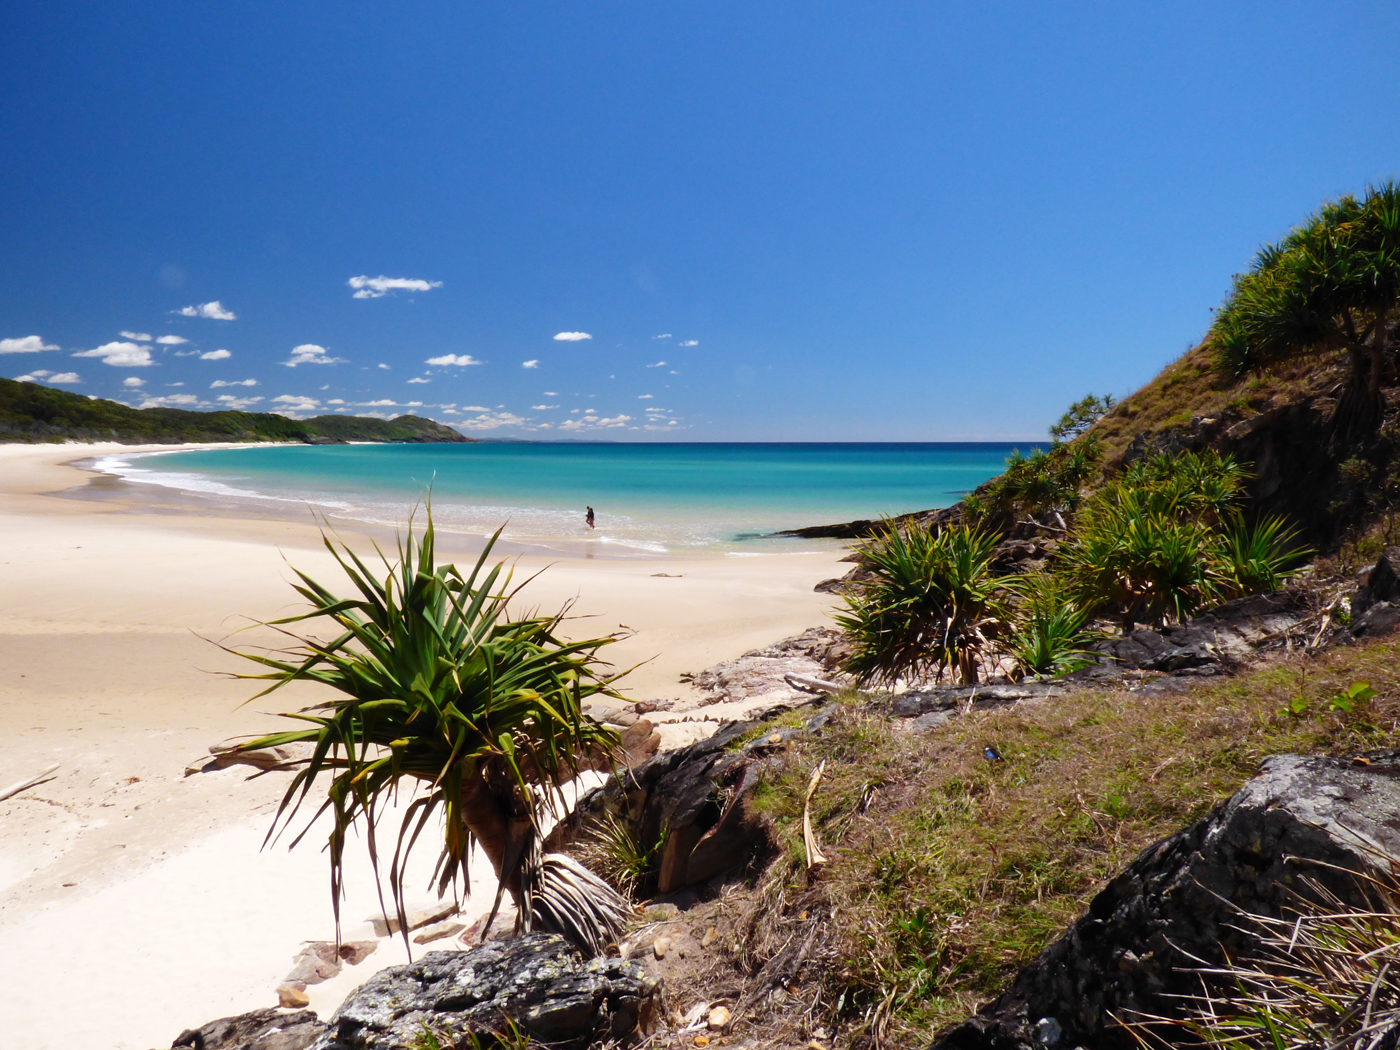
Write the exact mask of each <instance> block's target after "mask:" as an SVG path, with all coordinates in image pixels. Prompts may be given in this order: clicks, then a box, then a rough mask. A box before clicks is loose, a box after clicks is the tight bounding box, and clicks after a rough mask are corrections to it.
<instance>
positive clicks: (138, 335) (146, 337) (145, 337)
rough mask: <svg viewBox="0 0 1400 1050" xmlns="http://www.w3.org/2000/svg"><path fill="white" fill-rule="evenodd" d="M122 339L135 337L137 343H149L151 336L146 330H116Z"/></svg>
mask: <svg viewBox="0 0 1400 1050" xmlns="http://www.w3.org/2000/svg"><path fill="white" fill-rule="evenodd" d="M117 334H118V335H119V336H121V337H122V338H123V339H135V340H136V341H137V342H138V343H149V342H150V341H151V336H150V334H149V333H147V332H125V331H123V332H118V333H117Z"/></svg>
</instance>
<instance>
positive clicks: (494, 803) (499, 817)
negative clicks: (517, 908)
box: [461, 776, 530, 904]
mask: <svg viewBox="0 0 1400 1050" xmlns="http://www.w3.org/2000/svg"><path fill="white" fill-rule="evenodd" d="M501 795H502V792H501V791H499V790H492V788H491V786H490V785H489V784H488V783H487V781H486V779H485V778H483V777H481V776H469V777H464V778H463V780H462V796H461V802H462V822H463V823H464V824H466V826H467V830H468V831H469V832H471V834H472V837H473V838H475V839H476V842H477V845H478V846H480V847H481V852H482V853H484V854H486V859H487V860H489V861H490V862H491V868H492V870H494V871H495V873H496V878H497V880H498V881H499V880H500V878H501V874H502V872H503V871H505V872H506V889H507V890H509V891H510V895H511V897H512V899H514V900H515V902H516V903H517V904H519V903H520V871H519V866H520V847H521V845H522V844H523V843H524V842H525V840H526V837H527V836H528V835H529V832H530V820H529V817H526V816H516V815H515V813H514V810H515V809H516V807H515V805H514V798H513V797H512V795H511V794H506V795H505V797H504V798H502V797H501ZM512 854H513V855H512ZM507 864H509V865H510V868H511V869H513V870H510V871H506V866H507Z"/></svg>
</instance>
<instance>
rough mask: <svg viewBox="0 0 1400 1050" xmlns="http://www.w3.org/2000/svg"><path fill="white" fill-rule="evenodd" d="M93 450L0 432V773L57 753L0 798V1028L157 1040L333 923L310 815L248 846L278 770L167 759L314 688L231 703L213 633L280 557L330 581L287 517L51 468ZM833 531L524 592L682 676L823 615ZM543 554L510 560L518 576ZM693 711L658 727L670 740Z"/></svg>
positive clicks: (668, 687)
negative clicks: (800, 549)
mask: <svg viewBox="0 0 1400 1050" xmlns="http://www.w3.org/2000/svg"><path fill="white" fill-rule="evenodd" d="M111 448H112V449H113V450H115V449H117V448H118V447H117V446H112V447H111ZM105 450H106V449H104V447H103V446H85V447H82V448H75V447H72V446H66V447H65V446H0V540H2V541H3V542H0V727H2V728H3V732H0V789H3V788H4V787H5V786H7V785H9V784H10V783H12V782H14V781H17V780H20V779H22V778H24V777H26V776H28V775H31V774H33V773H36V772H38V771H39V770H40V769H42V768H43V767H45V766H47V765H49V764H51V763H53V762H59V763H61V765H60V767H59V769H58V770H57V772H56V773H55V774H54V775H53V777H52V778H51V779H50V780H48V781H46V782H45V783H43V784H42V785H39V786H37V787H35V788H31V789H29V790H27V791H25V792H22V793H21V794H20V795H18V796H16V797H15V798H12V799H9V800H7V801H3V802H0V843H3V846H0V1017H3V1018H5V1029H6V1046H7V1047H13V1048H15V1050H47V1048H58V1047H65V1048H66V1047H70V1046H86V1047H93V1048H104V1047H106V1048H113V1050H118V1048H120V1050H128V1048H134V1050H150V1048H153V1047H161V1046H168V1045H170V1042H171V1040H172V1039H173V1038H174V1037H175V1036H176V1035H177V1034H178V1033H179V1032H180V1030H181V1029H182V1028H185V1027H188V1026H194V1025H198V1024H202V1023H203V1022H205V1021H208V1020H212V1019H213V1018H215V1017H219V1016H224V1015H227V1014H231V1013H237V1012H241V1011H244V1010H249V1009H253V1008H256V1007H259V1006H266V1005H273V1004H274V1003H275V1000H276V997H275V992H274V988H275V987H276V985H277V984H278V983H279V981H280V979H281V978H282V977H283V976H284V975H285V974H286V972H287V971H288V970H289V969H290V968H291V965H292V958H293V956H294V955H295V953H296V951H297V949H298V948H299V947H300V945H301V943H302V942H304V941H308V940H317V939H330V938H332V937H333V936H334V924H333V919H332V914H331V907H330V901H329V893H328V887H329V880H328V871H327V863H326V860H325V857H324V855H323V854H321V853H320V852H319V848H318V844H317V843H315V842H312V841H311V839H315V838H317V837H318V836H317V835H316V834H313V835H312V836H311V837H310V838H309V839H308V841H307V842H305V843H303V844H302V845H301V846H300V847H299V848H297V849H296V850H295V851H292V852H290V853H289V852H288V851H287V850H286V849H285V848H284V847H275V848H270V849H260V847H261V845H262V838H263V834H264V833H265V831H266V830H267V827H268V824H269V822H270V819H271V815H272V812H273V809H274V808H275V804H276V801H277V799H278V798H279V797H280V795H281V792H282V790H283V789H284V788H285V785H286V783H287V781H286V775H285V774H269V775H266V776H262V777H257V778H252V779H250V778H249V776H248V770H246V769H243V768H241V767H235V768H232V769H228V770H224V771H221V772H217V773H204V774H198V775H195V776H191V777H188V778H186V777H185V776H184V775H183V774H184V769H185V767H186V765H187V764H189V763H190V762H191V761H193V760H195V759H197V758H198V757H199V756H201V755H203V754H204V753H205V752H206V750H207V748H208V746H209V745H210V744H213V743H216V742H218V741H220V740H224V739H226V738H229V737H232V736H236V735H239V734H246V733H252V732H257V731H265V730H267V729H268V728H269V727H272V726H274V725H276V724H277V720H276V719H275V718H274V717H272V715H273V714H274V713H275V712H277V711H281V710H287V709H290V708H292V707H295V706H301V705H302V704H303V703H305V702H309V701H307V700H306V699H305V698H306V697H309V696H311V695H314V694H313V693H312V691H311V687H306V688H305V689H304V690H302V692H301V693H299V694H292V693H290V692H288V693H287V694H286V695H285V696H284V697H273V698H268V699H265V700H263V701H259V702H257V703H254V704H248V705H246V706H245V705H243V701H244V700H246V699H247V698H248V696H250V695H251V693H252V691H253V690H251V689H250V687H249V683H246V682H239V681H235V680H232V679H230V678H228V677H225V676H224V675H223V674H221V673H220V672H225V673H226V672H229V671H232V670H236V669H240V661H238V660H237V659H235V658H233V657H231V656H229V655H228V654H226V653H224V652H222V651H221V650H220V649H218V648H217V647H216V646H215V645H213V644H211V641H210V639H220V638H225V637H226V636H227V635H228V634H229V633H230V632H231V631H233V630H235V629H237V628H238V627H240V626H242V625H243V624H244V623H245V620H244V619H243V618H244V617H253V618H257V619H269V618H272V617H274V616H277V615H285V614H286V613H288V612H289V611H291V610H293V609H294V608H296V605H295V602H296V600H297V599H296V595H295V594H294V593H293V592H292V591H291V588H290V587H289V586H288V582H287V581H288V580H289V579H290V578H291V573H290V571H289V569H288V562H290V563H292V564H295V565H296V566H298V567H299V568H304V569H307V570H308V571H310V572H311V574H312V575H313V576H318V577H319V578H323V579H324V580H326V581H327V582H330V581H332V580H334V578H335V572H334V570H333V568H332V566H331V564H330V562H329V558H328V557H327V555H326V554H325V552H324V551H323V550H321V549H320V547H319V544H320V538H319V534H318V532H317V530H316V529H315V527H314V526H313V525H312V524H311V523H310V521H309V518H308V520H278V519H272V518H266V517H253V516H249V517H242V516H238V515H237V514H234V515H230V514H228V513H222V514H213V513H210V512H209V510H208V509H207V508H203V507H201V506H200V504H198V503H195V502H185V503H181V502H178V501H176V502H172V501H168V500H166V501H162V502H159V503H152V502H150V501H147V500H143V499H141V498H139V496H140V495H141V494H139V493H123V492H120V491H118V492H116V493H110V492H109V493H108V498H106V499H103V500H88V499H74V498H65V497H63V496H60V495H58V494H59V493H64V492H68V493H70V494H71V493H72V491H73V490H74V489H75V488H79V487H82V486H84V485H85V484H86V483H87V482H88V481H89V479H90V478H91V477H92V475H91V474H88V473H85V472H83V471H81V470H80V469H78V468H76V467H73V466H69V465H65V464H68V463H70V462H71V461H72V460H74V459H77V458H83V457H87V456H91V455H94V454H97V453H100V452H102V451H105ZM125 450H126V451H131V449H129V448H127V449H125ZM113 496H115V498H113ZM449 542H450V541H449ZM473 542H474V541H469V540H467V539H465V538H463V539H462V540H460V541H458V546H459V547H460V554H466V553H468V552H469V550H470V549H471V548H472V545H473ZM449 549H450V548H449ZM841 553H842V552H841V551H839V550H831V551H828V552H825V553H821V554H801V555H774V556H759V557H746V558H726V557H715V556H710V557H697V558H693V559H689V560H681V559H668V558H648V559H601V558H599V559H584V558H572V559H566V560H562V561H559V560H555V561H553V562H552V564H551V567H550V568H549V569H548V571H547V572H546V573H545V574H544V575H543V576H541V577H540V578H539V579H538V580H536V581H535V582H534V583H532V584H531V585H530V588H529V590H528V591H527V592H526V593H527V595H529V596H530V598H531V601H532V604H538V605H539V606H541V607H543V608H551V607H553V606H556V605H558V604H559V603H561V602H563V601H565V600H567V599H570V598H577V599H578V601H577V605H576V607H575V612H576V613H577V614H578V615H580V616H583V617H586V618H585V619H582V620H580V621H579V622H577V623H576V624H573V625H572V629H573V630H575V631H576V632H579V633H583V632H587V633H588V634H602V633H607V632H609V631H613V630H616V629H617V628H618V627H619V625H627V626H628V627H630V628H632V629H634V631H635V633H634V634H632V635H631V637H629V638H628V639H626V640H625V641H623V642H621V643H619V644H617V645H615V646H613V647H612V648H611V650H610V654H611V657H612V658H613V659H614V660H615V661H616V662H617V663H618V664H619V665H622V666H627V665H630V664H632V663H636V662H640V661H649V662H646V663H644V664H643V665H642V666H641V667H639V668H637V670H635V671H634V672H633V673H632V675H631V676H630V677H629V679H628V680H627V685H626V686H625V687H624V688H625V691H626V692H627V693H628V694H629V695H630V696H631V697H632V698H634V699H638V700H643V699H669V698H674V697H682V698H684V697H686V696H687V694H688V692H689V687H688V686H686V685H685V684H684V683H682V682H681V681H680V680H679V675H680V674H681V673H682V672H694V671H699V670H702V669H703V668H705V667H707V666H709V665H710V664H713V663H715V662H717V661H719V660H722V659H727V658H730V657H733V656H737V655H738V654H739V653H741V652H742V651H744V650H746V649H749V648H753V647H755V646H758V645H764V644H768V643H771V642H773V641H776V640H778V639H780V638H783V637H787V636H789V635H792V634H796V633H798V632H799V631H801V630H803V629H805V628H807V627H811V626H814V625H817V624H821V623H826V622H828V620H829V611H830V606H831V600H830V598H829V596H827V595H822V594H815V593H813V591H812V587H813V585H814V584H815V583H816V582H818V581H819V580H822V579H825V578H828V577H830V576H833V575H837V574H838V566H837V564H836V562H837V560H838V558H839V557H840V556H841ZM545 564H546V562H545V561H544V559H542V558H539V557H537V556H533V555H529V554H526V555H523V556H522V557H521V558H520V569H521V570H523V571H527V572H528V571H530V570H533V569H535V568H540V567H543V566H544V565H545ZM840 568H844V567H840ZM656 573H667V574H670V575H668V576H657V575H654V574H656ZM698 731H699V730H698V729H697V727H696V726H695V725H693V724H685V725H676V726H673V727H671V728H669V729H667V730H666V733H667V742H668V744H670V745H675V744H679V743H684V742H686V741H687V740H688V739H690V738H691V737H693V736H694V735H695V734H696V733H697V732H698ZM422 852H423V857H422V858H421V859H422V861H423V862H424V868H425V869H426V867H427V863H428V861H429V859H430V858H429V857H428V853H429V852H430V851H429V850H424V851H422ZM420 874H421V878H419V879H418V880H417V881H416V883H413V884H416V885H426V874H425V873H420ZM351 876H352V878H351V884H350V886H349V900H348V901H347V903H346V905H345V907H344V911H343V921H344V928H343V933H344V935H345V936H346V937H347V938H352V939H353V938H355V937H357V936H362V935H365V934H366V933H367V932H368V927H367V926H366V925H365V924H364V920H366V919H367V918H368V917H369V916H370V915H371V914H373V913H376V912H377V908H378V904H377V895H376V892H375V887H374V885H373V880H372V878H371V877H370V876H369V873H368V863H367V862H363V863H355V862H352V871H351ZM486 881H487V882H489V879H488V880H486ZM487 896H488V895H487V894H480V893H479V894H478V895H477V896H476V898H474V899H473V901H472V902H471V904H470V905H469V906H468V907H469V910H470V912H472V913H474V912H475V911H477V910H479V909H480V908H482V907H484V905H485V903H486V900H485V898H486V897H487ZM419 900H420V901H421V902H423V903H426V902H427V901H428V895H427V894H426V892H425V893H424V894H422V895H421V897H420V898H419ZM444 943H448V942H444ZM416 950H418V951H422V950H423V949H416ZM402 953H403V948H402V944H401V942H399V943H398V944H397V945H395V942H393V941H384V942H382V943H381V948H380V950H379V951H378V952H376V953H375V954H374V955H373V956H371V957H370V958H369V959H368V960H366V961H365V962H364V963H362V964H361V965H360V966H357V967H353V968H350V967H347V968H346V970H345V971H344V972H342V974H341V975H340V976H339V977H337V978H336V979H334V980H333V981H331V982H327V983H326V984H323V985H315V986H312V988H311V990H310V994H311V996H312V1006H313V1007H315V1008H316V1009H318V1010H320V1011H321V1012H322V1015H323V1016H327V1015H328V1014H329V1012H330V1010H332V1009H334V1007H335V1006H336V1005H337V1004H338V1003H339V1001H340V999H341V998H342V997H343V996H344V995H345V994H346V993H347V992H348V991H349V990H350V989H352V988H353V987H355V986H356V985H357V984H359V983H361V982H362V981H363V980H364V979H365V978H367V977H368V976H369V975H370V974H371V973H372V972H373V971H374V970H376V969H378V968H379V967H381V966H383V965H388V964H390V963H393V962H398V961H402V957H403V955H402Z"/></svg>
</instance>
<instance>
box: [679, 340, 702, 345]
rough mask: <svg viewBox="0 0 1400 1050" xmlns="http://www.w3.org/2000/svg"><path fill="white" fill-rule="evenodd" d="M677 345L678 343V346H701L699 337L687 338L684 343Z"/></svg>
mask: <svg viewBox="0 0 1400 1050" xmlns="http://www.w3.org/2000/svg"><path fill="white" fill-rule="evenodd" d="M677 345H678V346H699V345H700V340H699V339H687V340H686V341H685V342H683V343H678V344H677Z"/></svg>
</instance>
